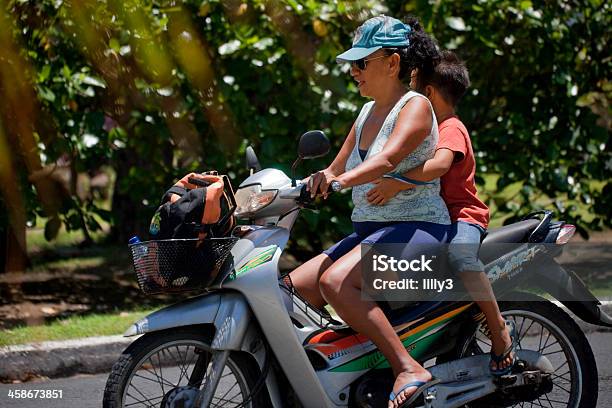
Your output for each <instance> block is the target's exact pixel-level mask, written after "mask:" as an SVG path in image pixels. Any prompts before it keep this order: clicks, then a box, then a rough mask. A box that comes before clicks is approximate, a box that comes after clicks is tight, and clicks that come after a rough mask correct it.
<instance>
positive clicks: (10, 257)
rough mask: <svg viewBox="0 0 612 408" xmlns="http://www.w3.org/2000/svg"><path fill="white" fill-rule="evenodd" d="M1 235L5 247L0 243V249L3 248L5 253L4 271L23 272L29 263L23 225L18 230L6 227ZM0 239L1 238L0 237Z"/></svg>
mask: <svg viewBox="0 0 612 408" xmlns="http://www.w3.org/2000/svg"><path fill="white" fill-rule="evenodd" d="M3 236H4V244H5V248H2V246H3V245H2V243H0V249H3V253H4V255H5V256H4V259H5V261H4V265H3V266H4V272H22V273H23V272H25V270H26V268H27V267H28V264H29V260H28V254H27V250H26V247H25V242H26V236H25V225H23V228H21V227H20V228H19V231H15V230H14V229H13V228H11V227H8V229H7V231H6V233H4V234H3ZM0 241H2V240H1V239H0Z"/></svg>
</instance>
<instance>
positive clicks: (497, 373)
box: [489, 320, 518, 377]
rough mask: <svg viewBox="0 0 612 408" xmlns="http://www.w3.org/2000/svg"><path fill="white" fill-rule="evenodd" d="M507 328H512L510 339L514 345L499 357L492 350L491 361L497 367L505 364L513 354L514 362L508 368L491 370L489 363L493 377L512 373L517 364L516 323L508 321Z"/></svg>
mask: <svg viewBox="0 0 612 408" xmlns="http://www.w3.org/2000/svg"><path fill="white" fill-rule="evenodd" d="M506 326H509V327H510V330H509V334H510V339H511V340H512V343H511V344H510V346H509V347H508V348H507V349H506V350H505V351H504V352H503V353H502V354H499V355H497V354H495V353H494V352H493V350H491V353H490V354H491V361H493V362H494V363H495V364H496V365H497V366H499V363H501V362H503V361H504V360H505V359H506V358H508V357H510V355H511V354H512V362H511V363H510V365H509V366H508V367H505V368H502V369H493V368H491V364H490V363H489V371H490V372H491V374H492V375H494V376H496V377H499V376H502V375H506V374H508V373H509V372H510V371H512V368H513V367H514V363H515V362H516V346H517V344H518V336H517V333H516V325H515V324H514V321H512V320H506Z"/></svg>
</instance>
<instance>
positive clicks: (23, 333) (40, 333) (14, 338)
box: [0, 309, 155, 346]
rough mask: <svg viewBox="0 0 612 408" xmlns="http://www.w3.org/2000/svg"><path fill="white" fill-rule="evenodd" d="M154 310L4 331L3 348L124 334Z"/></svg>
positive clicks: (76, 318)
mask: <svg viewBox="0 0 612 408" xmlns="http://www.w3.org/2000/svg"><path fill="white" fill-rule="evenodd" d="M153 310H155V309H151V310H139V311H130V312H120V313H117V314H91V315H87V316H72V317H69V318H66V319H61V320H56V321H54V322H52V323H49V324H45V325H44V326H19V327H15V328H13V329H10V330H1V331H0V346H9V345H15V344H24V343H35V342H41V341H51V340H68V339H77V338H83V337H93V336H110V335H116V334H122V333H123V332H124V331H125V330H127V328H128V327H129V326H130V325H131V324H132V323H134V322H135V321H136V320H138V319H141V318H143V317H144V316H146V315H148V314H149V313H151V312H153Z"/></svg>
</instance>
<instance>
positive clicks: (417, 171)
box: [402, 148, 455, 182]
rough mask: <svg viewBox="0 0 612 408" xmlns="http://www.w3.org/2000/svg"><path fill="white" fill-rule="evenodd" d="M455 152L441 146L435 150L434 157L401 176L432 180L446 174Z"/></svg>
mask: <svg viewBox="0 0 612 408" xmlns="http://www.w3.org/2000/svg"><path fill="white" fill-rule="evenodd" d="M454 159H455V152H453V151H452V150H450V149H446V148H441V149H438V150H436V153H435V154H434V157H433V158H431V159H429V160H427V161H426V162H425V163H423V164H421V165H420V166H418V167H415V168H413V169H410V170H408V171H407V172H405V173H403V174H402V176H404V177H406V178H409V179H412V180H416V181H423V182H427V181H432V180H435V179H437V178H440V177H442V176H443V175H445V174H446V172H447V171H448V169H450V167H451V166H452V164H453V161H454Z"/></svg>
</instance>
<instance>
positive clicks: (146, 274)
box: [129, 237, 238, 294]
mask: <svg viewBox="0 0 612 408" xmlns="http://www.w3.org/2000/svg"><path fill="white" fill-rule="evenodd" d="M236 241H238V238H237V237H224V238H208V239H204V240H199V239H167V240H159V241H145V242H139V243H137V244H132V245H130V246H129V248H130V252H131V255H132V262H133V264H134V270H135V271H136V276H137V279H138V285H139V286H140V289H141V290H142V291H143V292H144V293H147V294H154V293H167V292H172V293H176V292H187V291H193V290H203V289H206V288H207V287H208V286H209V285H210V284H211V283H212V282H213V281H214V280H215V278H216V277H217V275H218V274H219V271H220V270H221V267H222V266H223V264H224V263H225V261H226V260H227V259H228V256H231V253H230V250H231V249H232V247H233V246H234V244H235V243H236Z"/></svg>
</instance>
